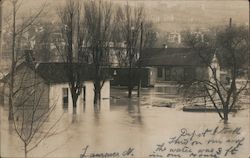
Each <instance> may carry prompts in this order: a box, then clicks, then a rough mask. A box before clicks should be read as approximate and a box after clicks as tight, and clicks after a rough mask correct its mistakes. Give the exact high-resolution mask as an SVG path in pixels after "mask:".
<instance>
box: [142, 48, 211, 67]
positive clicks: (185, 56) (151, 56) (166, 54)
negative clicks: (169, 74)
mask: <svg viewBox="0 0 250 158" xmlns="http://www.w3.org/2000/svg"><path fill="white" fill-rule="evenodd" d="M212 58H213V54H212V53H209V52H208V51H205V50H204V51H202V52H201V53H198V52H197V51H194V50H192V49H190V48H149V49H145V50H143V51H142V53H141V64H142V65H143V66H204V65H206V62H204V61H209V62H211V60H212Z"/></svg>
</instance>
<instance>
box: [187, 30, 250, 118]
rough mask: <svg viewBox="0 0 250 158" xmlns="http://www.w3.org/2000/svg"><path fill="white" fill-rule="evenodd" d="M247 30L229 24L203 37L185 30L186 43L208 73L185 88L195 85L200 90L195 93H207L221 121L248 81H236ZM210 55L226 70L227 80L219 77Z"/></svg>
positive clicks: (243, 62) (242, 60) (244, 61)
mask: <svg viewBox="0 0 250 158" xmlns="http://www.w3.org/2000/svg"><path fill="white" fill-rule="evenodd" d="M247 32H248V30H247V29H246V28H245V27H242V26H240V27H239V26H231V25H230V26H229V27H227V28H225V29H224V30H221V31H219V32H217V33H216V36H206V37H205V38H204V39H203V40H201V39H199V38H198V37H197V35H195V34H192V33H190V32H188V33H187V34H186V38H185V43H186V45H187V46H189V47H190V48H192V49H193V50H194V51H196V52H197V53H198V54H199V57H200V58H201V60H202V61H203V63H204V65H206V66H207V67H208V71H209V72H210V74H211V76H210V77H211V78H208V79H194V80H192V81H190V82H189V83H186V85H188V86H187V87H188V88H194V87H196V88H197V87H198V88H199V90H200V92H201V93H199V94H204V95H205V96H206V97H208V99H209V101H211V103H212V104H213V106H214V108H215V109H216V111H217V112H218V114H219V116H220V118H221V119H223V120H224V122H227V121H228V114H229V113H230V112H231V111H232V109H234V108H235V106H236V103H237V101H238V99H239V95H240V94H241V92H242V91H243V90H244V89H245V88H246V86H247V84H248V79H247V80H246V82H245V83H243V84H241V85H237V83H236V81H237V78H238V77H239V73H238V72H239V70H240V68H242V66H243V65H244V64H246V63H247V61H246V60H245V59H246V57H247V49H248V45H247V43H248V40H249V39H248V34H247ZM214 56H217V57H218V59H219V62H220V65H221V66H222V67H224V68H226V69H227V70H228V73H229V75H230V79H229V80H228V82H227V83H225V82H224V81H223V80H221V79H220V74H219V70H218V67H215V62H216V61H213V60H212V59H213V58H212V57H214ZM247 59H248V58H247ZM192 94H193V93H192ZM221 108H222V110H220V109H221Z"/></svg>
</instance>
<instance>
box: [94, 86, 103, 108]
mask: <svg viewBox="0 0 250 158" xmlns="http://www.w3.org/2000/svg"><path fill="white" fill-rule="evenodd" d="M100 100H101V90H100V86H96V87H95V94H94V104H95V105H97V104H99V102H100Z"/></svg>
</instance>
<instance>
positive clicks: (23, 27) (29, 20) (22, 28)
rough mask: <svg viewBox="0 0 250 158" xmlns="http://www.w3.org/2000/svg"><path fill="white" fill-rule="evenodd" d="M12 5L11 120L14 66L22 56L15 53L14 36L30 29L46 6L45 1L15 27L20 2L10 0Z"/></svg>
mask: <svg viewBox="0 0 250 158" xmlns="http://www.w3.org/2000/svg"><path fill="white" fill-rule="evenodd" d="M11 2H12V6H13V11H12V13H13V18H12V51H11V70H10V82H9V88H10V91H9V120H13V116H12V114H13V97H14V93H15V92H14V82H15V81H14V75H15V68H16V65H17V63H18V62H19V61H20V59H21V58H22V57H23V56H22V55H21V56H17V53H16V42H17V41H16V37H17V36H18V35H19V34H22V33H23V32H26V31H27V30H29V29H30V27H31V26H32V25H33V24H34V23H35V22H36V20H37V19H38V17H39V16H40V15H41V14H42V12H43V10H44V9H45V7H46V3H44V4H43V5H42V6H41V8H39V10H38V11H37V13H36V14H35V15H33V16H30V18H27V19H26V20H25V21H24V22H23V24H22V25H21V26H20V27H17V24H16V17H17V13H18V10H19V8H20V7H21V6H22V2H19V1H18V0H12V1H11Z"/></svg>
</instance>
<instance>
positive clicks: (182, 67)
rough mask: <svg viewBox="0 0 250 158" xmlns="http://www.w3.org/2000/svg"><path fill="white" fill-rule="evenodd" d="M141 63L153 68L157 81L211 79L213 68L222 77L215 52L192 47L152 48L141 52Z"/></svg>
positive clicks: (153, 75)
mask: <svg viewBox="0 0 250 158" xmlns="http://www.w3.org/2000/svg"><path fill="white" fill-rule="evenodd" d="M141 65H142V66H144V67H151V68H152V75H151V77H153V79H151V80H154V81H156V82H164V81H190V80H195V79H197V80H211V79H212V70H211V68H210V67H209V66H212V68H213V69H216V75H217V77H218V79H219V77H220V75H219V74H220V65H219V62H218V59H217V57H216V55H215V54H212V53H210V52H209V51H207V50H203V51H199V52H198V51H194V50H192V49H190V48H150V49H145V50H144V51H143V52H142V53H141Z"/></svg>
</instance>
